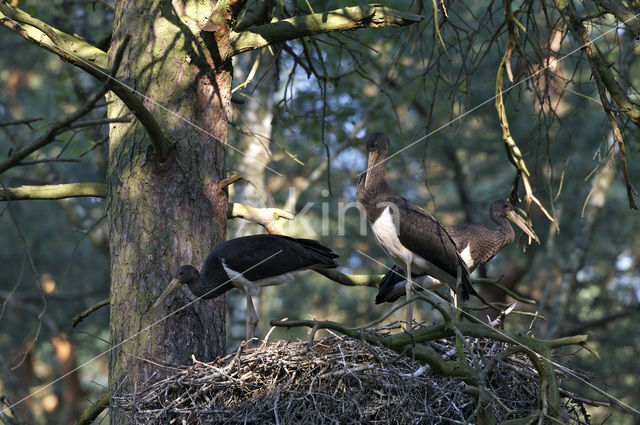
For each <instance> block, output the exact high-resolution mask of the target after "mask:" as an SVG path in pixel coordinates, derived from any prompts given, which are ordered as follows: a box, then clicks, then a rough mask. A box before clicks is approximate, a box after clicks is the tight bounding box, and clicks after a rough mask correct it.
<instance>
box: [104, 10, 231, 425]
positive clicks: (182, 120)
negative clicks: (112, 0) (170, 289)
mask: <svg viewBox="0 0 640 425" xmlns="http://www.w3.org/2000/svg"><path fill="white" fill-rule="evenodd" d="M212 3H213V2H209V1H190V2H179V3H173V4H172V3H171V2H170V1H166V0H156V1H153V2H147V1H142V0H137V1H128V2H117V3H116V8H115V17H114V31H113V42H112V46H111V50H110V52H109V55H110V60H113V55H114V54H115V52H116V51H117V49H118V47H119V46H120V44H121V43H122V41H123V40H124V39H125V37H127V36H128V35H131V36H132V37H133V38H132V39H131V42H130V43H129V45H128V47H127V50H126V52H125V56H124V59H123V61H122V64H121V66H120V68H119V70H118V74H117V77H118V80H120V81H122V82H124V83H125V84H127V85H128V86H129V87H132V88H134V89H135V90H136V91H138V92H140V93H141V94H142V95H143V96H144V97H145V100H144V103H145V105H146V107H147V108H148V109H149V110H150V111H151V113H152V114H153V115H154V116H155V117H156V119H157V120H158V121H159V122H160V123H161V125H162V127H163V129H164V132H165V134H166V136H167V138H168V139H169V140H170V141H171V142H173V147H172V149H171V152H170V155H169V158H168V160H167V161H165V162H164V163H161V162H160V161H159V160H158V158H157V156H156V155H154V151H153V150H152V148H151V147H150V142H149V138H148V136H147V133H146V132H145V131H144V129H143V128H142V126H141V125H139V124H138V123H137V122H135V121H134V122H132V123H122V124H121V123H118V124H113V125H111V128H110V146H109V167H108V171H107V214H108V222H109V227H110V254H111V319H110V320H111V323H110V328H111V336H110V338H111V347H114V349H113V350H112V352H111V353H110V354H111V357H110V363H109V386H110V388H111V389H112V390H113V392H114V395H117V394H119V393H131V392H133V391H135V389H136V388H140V387H141V386H143V385H145V383H146V382H147V381H148V380H150V379H154V378H155V377H158V376H162V374H163V373H166V372H167V370H166V369H163V368H162V367H160V366H159V365H158V364H159V363H162V364H176V365H183V364H189V363H190V362H191V356H192V355H194V356H195V357H196V358H197V359H198V360H202V361H210V360H213V359H214V358H215V357H216V356H218V355H220V354H222V353H223V352H224V344H225V327H224V312H225V302H224V297H220V298H216V299H214V300H207V301H196V302H195V303H193V304H191V305H189V306H188V307H186V308H184V309H182V310H180V311H178V312H176V313H175V314H172V315H170V316H168V317H166V316H167V315H168V314H169V313H171V312H175V311H176V310H177V309H179V308H180V307H182V306H184V305H185V304H187V303H188V302H189V301H191V300H192V299H193V296H192V295H191V294H190V292H189V291H188V289H187V288H181V289H180V290H178V291H176V293H175V295H174V296H172V297H170V298H169V300H173V301H171V303H170V304H169V303H168V302H165V303H164V304H163V305H162V306H161V307H159V308H157V309H156V310H151V306H152V304H153V303H154V301H155V299H156V298H157V296H158V295H159V294H160V293H161V291H162V290H163V289H164V287H165V286H166V285H167V284H168V282H169V280H170V279H171V275H172V273H173V271H174V270H175V269H176V268H177V267H178V266H180V265H182V264H193V265H194V266H195V267H198V268H199V267H200V266H201V264H202V261H203V260H204V258H205V257H206V255H207V254H208V253H209V251H210V250H211V249H212V248H213V247H214V246H215V245H217V244H218V243H220V242H222V241H223V240H224V239H225V221H226V215H227V214H226V212H227V211H226V210H227V196H226V193H225V192H223V191H221V190H219V189H218V186H217V185H218V182H219V181H220V180H221V179H222V178H224V177H225V173H226V164H225V141H226V136H227V116H228V114H227V111H228V110H229V108H230V98H231V91H230V90H231V63H230V61H225V62H222V61H220V60H219V59H217V58H220V57H223V56H222V55H221V54H220V51H223V50H224V49H227V48H228V34H229V28H228V22H229V21H230V13H232V12H231V9H232V8H231V7H230V4H229V2H224V1H221V2H217V4H216V5H215V6H214V7H215V9H216V10H212ZM212 12H213V13H212ZM210 16H211V18H210V19H211V20H212V22H215V23H216V24H217V25H218V28H219V30H218V31H216V32H215V33H208V32H201V31H200V27H201V26H202V25H203V24H204V23H205V22H206V21H207V19H208V18H209V17H210ZM108 100H109V101H110V104H109V109H108V115H109V117H111V118H115V117H121V116H123V115H125V114H127V113H128V110H127V108H126V107H125V106H124V104H123V103H122V102H120V101H119V100H118V99H117V98H116V97H115V96H112V95H111V96H110V97H109V98H108ZM193 124H195V125H193ZM207 133H209V134H207ZM165 317H166V319H165V320H163V321H161V322H159V323H156V322H158V321H160V320H161V319H163V318H165ZM129 422H130V420H129V419H128V418H127V416H126V414H125V413H124V412H122V411H121V410H120V409H118V406H117V405H114V404H113V403H112V405H111V423H112V424H120V423H129Z"/></svg>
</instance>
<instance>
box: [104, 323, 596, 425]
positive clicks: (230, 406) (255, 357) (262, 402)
mask: <svg viewBox="0 0 640 425" xmlns="http://www.w3.org/2000/svg"><path fill="white" fill-rule="evenodd" d="M469 344H470V346H471V347H472V349H473V350H474V351H475V355H482V356H485V357H490V356H495V355H496V354H498V353H499V352H501V351H503V350H505V349H506V348H507V346H506V345H505V344H503V343H498V342H495V341H492V340H483V339H470V340H469ZM430 345H431V346H432V347H433V348H435V349H436V350H438V351H439V352H440V353H441V354H442V356H443V358H449V359H450V358H455V357H456V349H455V341H454V340H453V339H447V340H440V341H438V342H431V343H430ZM306 347H307V346H306V344H305V342H287V341H276V342H274V343H272V344H269V345H266V346H264V345H263V346H262V347H260V348H256V349H250V350H247V351H246V352H243V353H242V354H240V355H238V354H231V355H228V356H226V357H223V358H219V359H218V360H216V361H215V362H212V363H203V362H199V361H197V360H195V359H194V364H193V365H192V366H188V367H183V368H181V369H179V371H178V372H177V373H175V374H173V375H172V376H169V377H167V378H164V379H161V380H159V381H157V382H155V383H152V384H150V385H149V386H147V387H146V388H143V389H141V390H140V391H138V392H137V393H136V394H128V395H114V396H113V398H112V403H115V404H116V405H117V406H118V407H119V408H121V409H124V410H126V411H128V412H129V414H130V416H131V423H134V424H149V423H166V424H223V423H224V424H226V423H229V424H236V423H242V424H266V423H271V424H301V423H304V424H336V423H339V424H361V423H369V424H396V423H397V424H408V423H425V424H452V423H466V420H467V418H470V416H472V414H473V412H474V409H475V397H474V396H472V395H469V394H467V392H465V388H466V384H465V383H464V382H462V381H461V380H459V379H457V378H452V377H446V376H439V375H435V374H434V373H432V372H431V371H430V370H429V368H428V365H426V364H424V363H422V362H418V361H414V360H412V359H411V358H409V357H406V356H399V355H398V354H397V353H395V352H393V351H391V350H388V349H386V348H380V347H374V346H371V345H369V344H366V343H364V342H361V341H358V340H354V339H352V338H349V337H339V336H331V337H327V338H323V339H319V340H316V341H315V342H314V344H313V351H309V350H307V349H306ZM487 386H488V388H489V390H490V391H491V393H492V394H493V395H494V396H495V397H492V398H493V401H491V404H492V406H491V407H492V408H493V412H494V414H495V416H496V419H497V420H498V422H502V421H503V420H506V419H512V418H517V417H524V416H526V415H528V414H529V413H531V412H532V411H534V410H535V409H536V407H537V406H536V403H537V399H538V393H539V389H538V383H537V374H536V371H535V369H534V368H533V367H532V366H531V363H530V361H529V359H528V358H527V357H526V356H524V355H515V356H510V357H509V358H507V359H506V361H502V362H500V363H499V364H498V365H497V366H496V367H495V368H494V371H493V373H492V374H491V375H490V376H489V379H488V382H487ZM578 404H579V403H578ZM565 409H566V413H567V415H566V417H567V418H570V420H569V422H568V423H575V424H578V423H580V424H583V423H588V418H585V416H584V415H580V412H584V408H583V406H581V405H576V402H575V401H573V400H566V401H565ZM577 416H581V418H580V419H578V418H577ZM571 417H573V419H571ZM545 422H546V421H545Z"/></svg>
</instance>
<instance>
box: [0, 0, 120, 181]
mask: <svg viewBox="0 0 640 425" xmlns="http://www.w3.org/2000/svg"><path fill="white" fill-rule="evenodd" d="M1 4H3V3H2V2H0V5H1ZM109 86H110V83H109V82H107V83H105V84H104V85H103V86H102V88H101V89H100V90H98V91H97V92H96V93H95V94H94V95H93V96H91V98H90V99H89V101H88V102H87V103H86V104H85V105H84V106H83V107H82V108H80V109H78V110H77V111H76V112H74V113H73V114H71V115H69V116H68V117H67V118H65V119H64V120H62V121H60V122H58V123H56V124H54V125H52V126H51V127H50V128H49V130H48V131H47V132H46V133H45V134H44V135H43V136H42V137H40V138H38V139H37V140H35V141H34V142H32V143H30V144H29V145H27V146H25V147H23V148H22V149H19V150H18V151H16V152H14V153H12V154H11V156H9V158H7V159H6V160H5V161H3V162H2V163H0V174H1V173H4V172H5V171H7V170H8V169H9V168H11V167H14V166H16V165H18V164H19V163H20V161H22V160H23V159H25V158H26V157H27V156H29V155H31V154H32V153H33V152H35V151H37V150H38V149H40V148H43V147H44V146H46V145H48V144H49V143H52V142H53V141H54V140H55V138H56V136H57V135H58V134H59V133H60V132H61V131H63V130H65V129H68V128H69V126H70V125H71V124H73V123H74V122H75V121H77V120H79V119H80V118H82V117H83V116H85V115H87V114H88V113H89V112H91V111H92V110H93V106H94V105H95V104H96V102H97V101H98V100H100V99H102V98H103V97H104V95H105V94H106V93H107V92H108V91H109Z"/></svg>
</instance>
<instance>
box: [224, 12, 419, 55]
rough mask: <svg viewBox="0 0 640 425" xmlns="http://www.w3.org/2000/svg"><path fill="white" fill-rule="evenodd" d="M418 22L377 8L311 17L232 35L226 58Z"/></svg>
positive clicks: (414, 16)
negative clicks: (299, 41)
mask: <svg viewBox="0 0 640 425" xmlns="http://www.w3.org/2000/svg"><path fill="white" fill-rule="evenodd" d="M422 19H423V17H422V16H420V15H413V14H411V13H406V12H402V11H399V10H394V9H390V8H388V7H384V6H381V5H377V4H369V5H363V6H353V7H345V8H343V9H336V10H332V11H329V12H322V13H311V14H308V15H302V16H295V17H293V18H288V19H283V20H281V21H277V22H274V23H270V24H266V25H260V26H257V27H252V28H249V29H247V30H246V31H242V32H232V33H231V40H232V49H231V50H230V52H229V53H228V55H229V57H231V56H235V55H237V54H239V53H242V52H246V51H248V50H254V49H259V48H261V47H265V46H268V45H271V44H275V43H280V42H283V41H288V40H293V39H296V38H302V37H306V36H309V35H314V34H320V33H326V32H331V31H348V30H354V29H358V28H377V27H382V26H394V27H399V26H406V25H411V24H414V23H416V22H420V21H421V20H422ZM229 57H227V58H225V59H228V58H229Z"/></svg>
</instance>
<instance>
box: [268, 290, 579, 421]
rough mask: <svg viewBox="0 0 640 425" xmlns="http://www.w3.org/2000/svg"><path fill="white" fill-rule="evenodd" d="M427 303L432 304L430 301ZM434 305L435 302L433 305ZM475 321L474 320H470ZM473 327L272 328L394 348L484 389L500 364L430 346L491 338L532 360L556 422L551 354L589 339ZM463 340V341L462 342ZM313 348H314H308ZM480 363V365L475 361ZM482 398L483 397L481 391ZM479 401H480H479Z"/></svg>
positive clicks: (295, 323)
mask: <svg viewBox="0 0 640 425" xmlns="http://www.w3.org/2000/svg"><path fill="white" fill-rule="evenodd" d="M425 301H429V300H427V299H425ZM429 302H433V301H429ZM467 317H470V316H467ZM472 320H474V322H468V321H460V322H451V321H450V320H446V318H445V322H443V323H439V324H435V325H432V326H426V327H422V328H420V329H418V330H416V331H415V332H411V333H407V332H404V333H396V334H392V335H381V334H379V333H377V332H376V331H375V330H373V329H371V328H370V327H369V326H370V325H371V324H367V325H365V326H363V327H357V328H348V327H345V326H344V325H342V324H340V323H337V322H332V321H316V320H287V321H271V325H272V326H278V327H286V328H292V327H301V326H303V327H309V328H311V329H312V332H311V334H312V336H313V335H314V334H315V331H317V330H319V329H328V330H332V331H335V332H339V333H341V334H343V335H347V336H349V337H352V338H355V339H358V340H362V341H366V342H367V343H369V344H372V345H375V346H382V347H386V348H389V349H391V350H393V351H395V352H396V353H399V354H402V355H407V356H410V357H413V358H415V359H417V360H421V361H424V362H426V363H427V364H429V366H430V367H431V368H432V369H433V370H434V371H435V372H436V373H438V374H440V375H444V376H451V377H458V378H460V379H462V380H463V381H464V382H466V383H467V384H469V385H473V386H482V385H484V384H483V383H484V382H485V381H486V376H485V374H486V373H487V371H486V370H484V369H487V368H488V369H489V370H490V369H491V368H492V367H493V366H494V365H495V363H496V362H497V361H499V360H500V359H496V358H489V359H485V360H482V359H478V360H480V361H484V363H485V367H484V368H483V367H476V366H477V365H475V363H474V362H473V361H472V362H469V361H468V359H467V358H466V356H462V358H460V357H458V358H457V359H455V360H446V359H445V358H443V356H442V355H441V354H439V353H438V352H437V351H436V350H434V349H433V348H432V347H431V346H429V345H427V344H426V343H427V342H430V341H436V340H441V339H443V338H449V337H455V338H457V339H460V338H462V337H463V336H464V337H475V338H486V339H489V340H493V341H498V342H503V343H506V344H509V345H510V348H509V349H508V350H507V352H506V353H507V354H506V355H512V354H516V353H523V354H525V355H526V356H527V357H529V359H530V360H531V362H532V364H533V366H534V367H535V369H536V371H537V372H538V380H539V387H540V389H541V390H540V394H539V406H540V411H539V412H538V413H540V414H544V415H549V416H551V417H557V415H558V414H559V412H560V400H561V399H560V389H559V386H558V381H557V378H556V374H555V371H554V367H555V365H554V363H553V362H552V360H551V352H552V350H554V349H557V348H560V347H564V346H570V345H580V346H584V345H585V343H586V340H587V336H586V335H575V336H571V337H566V338H558V339H549V340H544V339H534V338H532V337H529V336H527V335H523V334H520V333H510V332H506V331H503V330H500V329H496V328H492V327H490V326H488V325H486V324H484V323H480V322H479V321H477V319H475V318H472ZM463 339H464V338H463ZM308 345H309V344H308ZM474 361H476V360H474ZM480 392H482V391H480ZM479 400H480V398H479Z"/></svg>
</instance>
